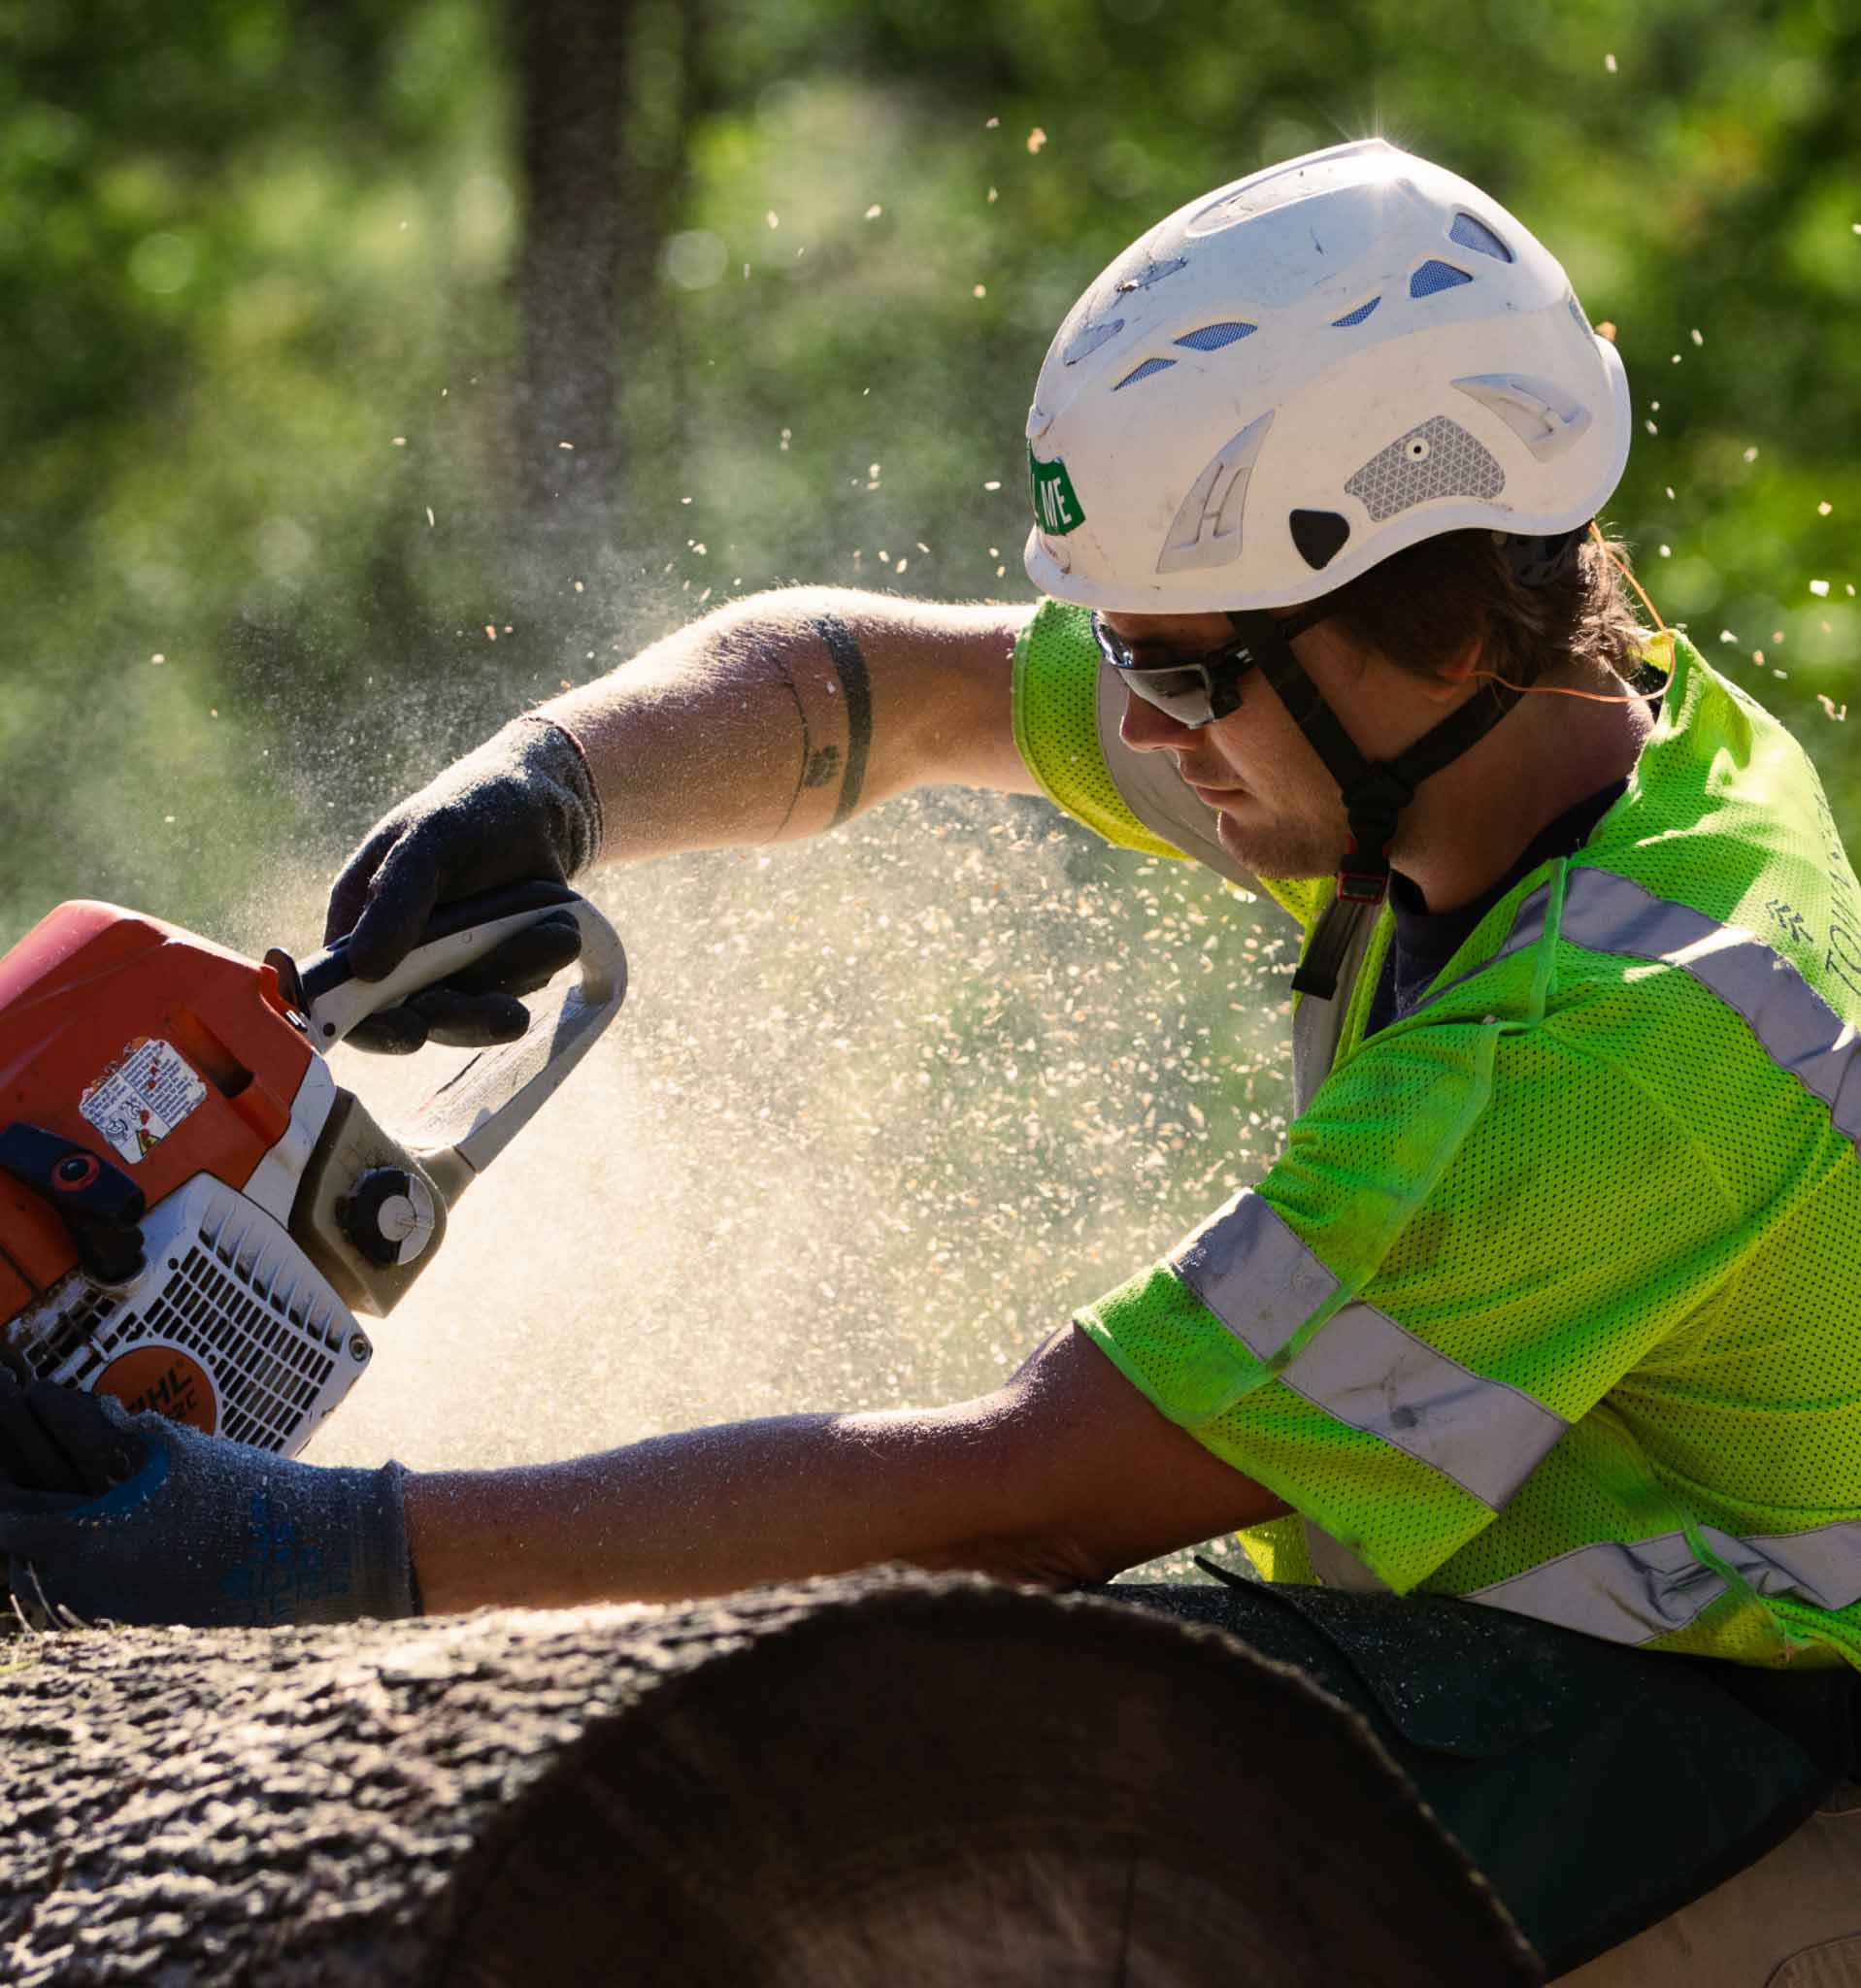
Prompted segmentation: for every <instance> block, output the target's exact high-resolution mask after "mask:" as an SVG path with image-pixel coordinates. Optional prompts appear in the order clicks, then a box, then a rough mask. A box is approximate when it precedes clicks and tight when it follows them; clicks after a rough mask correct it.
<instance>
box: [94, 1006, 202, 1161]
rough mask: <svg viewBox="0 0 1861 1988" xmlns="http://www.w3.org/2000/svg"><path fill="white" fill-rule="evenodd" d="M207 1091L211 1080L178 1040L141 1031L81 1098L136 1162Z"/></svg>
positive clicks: (123, 1152)
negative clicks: (205, 1078)
mask: <svg viewBox="0 0 1861 1988" xmlns="http://www.w3.org/2000/svg"><path fill="white" fill-rule="evenodd" d="M206 1096H207V1086H206V1085H205V1084H204V1083H203V1082H202V1081H201V1080H200V1078H199V1077H198V1076H197V1075H196V1074H195V1072H194V1067H193V1065H192V1064H190V1063H189V1062H188V1061H187V1059H186V1058H185V1057H184V1056H183V1055H182V1053H181V1051H180V1050H179V1049H177V1048H176V1047H175V1045H174V1044H172V1043H164V1042H163V1041H162V1040H161V1038H160V1037H159V1036H138V1037H137V1038H136V1040H135V1041H134V1042H133V1043H131V1044H129V1046H128V1047H127V1048H126V1049H124V1051H123V1052H122V1054H121V1055H120V1056H118V1057H117V1058H116V1062H114V1063H113V1064H112V1065H111V1066H110V1068H109V1069H108V1070H106V1071H105V1072H104V1074H103V1075H102V1076H101V1077H99V1078H98V1079H97V1081H96V1082H95V1083H93V1084H92V1085H91V1086H90V1087H89V1089H88V1090H86V1091H85V1092H84V1094H83V1097H82V1098H80V1099H79V1100H78V1110H80V1111H82V1112H83V1115H84V1118H85V1119H86V1120H87V1121H88V1122H89V1123H90V1124H92V1125H94V1126H95V1127H96V1128H97V1130H98V1131H99V1132H101V1133H102V1134H103V1136H104V1137H105V1138H106V1139H107V1140H108V1141H109V1142H110V1143H111V1144H112V1145H113V1146H114V1147H115V1148H116V1151H117V1152H119V1153H120V1154H121V1155H122V1156H123V1158H124V1159H125V1160H127V1161H128V1162H129V1163H130V1164H131V1165H132V1166H134V1165H135V1163H136V1162H137V1161H139V1160H146V1159H147V1158H148V1157H149V1155H150V1153H151V1152H153V1151H154V1149H155V1148H156V1147H157V1146H158V1145H159V1144H160V1143H162V1141H163V1140H164V1139H166V1138H167V1137H168V1135H169V1134H170V1133H171V1132H173V1131H174V1129H175V1127H176V1126H177V1125H179V1124H180V1123H181V1122H182V1120H183V1118H185V1117H186V1116H187V1115H188V1113H189V1112H190V1111H192V1110H194V1109H195V1108H196V1107H197V1106H198V1105H200V1104H201V1103H202V1102H204V1100H205V1099H206Z"/></svg>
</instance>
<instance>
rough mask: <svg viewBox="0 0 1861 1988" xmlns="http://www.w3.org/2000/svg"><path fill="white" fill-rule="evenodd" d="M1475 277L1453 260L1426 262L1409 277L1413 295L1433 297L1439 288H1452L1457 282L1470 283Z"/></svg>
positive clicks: (1410, 292) (1410, 289)
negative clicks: (1456, 265)
mask: <svg viewBox="0 0 1861 1988" xmlns="http://www.w3.org/2000/svg"><path fill="white" fill-rule="evenodd" d="M1470 282H1473V278H1472V277H1470V276H1469V275H1468V274H1467V272H1466V271H1465V270H1464V269H1456V268H1455V267H1454V265H1453V264H1452V263H1451V262H1436V261H1432V260H1431V261H1428V262H1424V263H1423V264H1422V266H1421V267H1420V268H1419V269H1418V270H1416V272H1415V273H1414V275H1413V276H1412V277H1411V278H1410V279H1409V294H1410V295H1411V296H1412V297H1432V296H1433V295H1434V294H1435V292H1436V291H1437V290H1451V289H1452V288H1453V287H1454V285H1455V284H1456V283H1470Z"/></svg>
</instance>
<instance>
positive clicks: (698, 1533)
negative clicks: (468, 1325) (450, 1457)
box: [407, 1411, 1014, 1614]
mask: <svg viewBox="0 0 1861 1988" xmlns="http://www.w3.org/2000/svg"><path fill="white" fill-rule="evenodd" d="M985 1450H986V1443H985V1441H979V1440H978V1432H975V1431H964V1430H963V1429H961V1428H960V1427H952V1426H951V1425H949V1424H948V1422H947V1420H946V1418H944V1417H940V1416H938V1415H935V1414H921V1415H920V1414H916V1413H914V1412H911V1411H905V1412H901V1413H893V1414H878V1415H848V1416H837V1415H790V1416H782V1417H780V1418H776V1419H771V1420H767V1421H759V1422H743V1423H736V1424H732V1425H729V1426H725V1427H719V1428H713V1429H695V1430H690V1431H687V1432H685V1433H683V1434H681V1435H678V1436H663V1437H656V1438H653V1439H651V1440H649V1441H645V1442H638V1443H634V1444H632V1445H631V1446H630V1447H628V1448H625V1449H620V1450H612V1451H609V1452H607V1453H606V1454H604V1455H600V1456H590V1457H582V1458H579V1459H577V1460H575V1461H573V1462H568V1463H557V1464H548V1465H542V1466H538V1467H536V1468H520V1469H515V1470H505V1471H482V1472H457V1473H445V1474H432V1475H428V1476H421V1477H416V1478H414V1479H412V1480H411V1481H410V1483H409V1486H408V1494H407V1509H408V1529H409V1536H410V1539H411V1541H412V1544H413V1550H414V1564H415V1570H416V1572H417V1574H418V1579H419V1584H420V1596H421V1606H422V1607H424V1608H425V1609H426V1611H427V1612H428V1613H429V1614H436V1613H441V1612H446V1611H450V1610H454V1609H460V1608H472V1607H481V1606H482V1605H483V1604H486V1603H518V1604H521V1605H524V1606H528V1607H568V1606H571V1605H573V1604H576V1603H581V1602H588V1601H598V1600H610V1601H611V1600H630V1601H648V1602H651V1601H673V1600H680V1599H683V1598H686V1597H689V1596H696V1595H711V1594H724V1593H727V1592H729V1591H730V1590H732V1589H734V1588H740V1587H748V1586H751V1585H754V1584H756V1583H758V1582H762V1581H771V1580H782V1579H788V1578H793V1577H798V1576H801V1575H805V1574H826V1573H837V1572H840V1571H842V1570H845V1569H847V1568H852V1567H863V1566H866V1565H869V1564H870V1563H872V1562H874V1561H877V1560H910V1561H913V1562H914V1563H915V1564H917V1565H919V1566H925V1567H950V1566H964V1567H975V1568H982V1569H991V1570H994V1571H1007V1570H1006V1568H1005V1566H1004V1563H1005V1562H1006V1561H1007V1560H1009V1559H1012V1558H1013V1557H1014V1547H1013V1545H1012V1543H1010V1542H1005V1541H1001V1540H1000V1539H999V1538H997V1537H996V1535H997V1534H998V1533H999V1531H1000V1528H1001V1525H1002V1490H1003V1487H1002V1486H1001V1485H1000V1484H999V1482H994V1481H992V1480H991V1478H990V1476H989V1474H988V1470H987V1465H986V1459H985Z"/></svg>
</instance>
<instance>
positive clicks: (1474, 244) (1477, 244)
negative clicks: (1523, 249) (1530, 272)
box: [1447, 214, 1512, 262]
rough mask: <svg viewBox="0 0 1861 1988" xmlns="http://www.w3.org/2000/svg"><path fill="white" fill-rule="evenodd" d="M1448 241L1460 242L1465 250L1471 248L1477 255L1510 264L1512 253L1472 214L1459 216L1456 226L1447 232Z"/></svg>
mask: <svg viewBox="0 0 1861 1988" xmlns="http://www.w3.org/2000/svg"><path fill="white" fill-rule="evenodd" d="M1447 239H1448V241H1450V242H1458V243H1459V244H1460V246H1461V247H1462V248H1471V249H1472V250H1473V251H1474V253H1475V254H1476V255H1494V256H1497V257H1498V258H1499V260H1500V261H1501V262H1510V261H1512V250H1511V249H1510V248H1507V247H1506V245H1505V243H1504V242H1502V241H1501V240H1500V239H1499V237H1498V236H1497V235H1495V234H1494V233H1493V231H1492V229H1491V228H1489V227H1488V226H1487V225H1486V223H1485V222H1484V221H1478V220H1476V219H1475V218H1474V217H1473V215H1470V214H1457V215H1455V216H1454V224H1453V226H1452V227H1451V228H1449V229H1448V230H1447Z"/></svg>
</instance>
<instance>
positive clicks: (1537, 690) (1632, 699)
mask: <svg viewBox="0 0 1861 1988" xmlns="http://www.w3.org/2000/svg"><path fill="white" fill-rule="evenodd" d="M1589 535H1590V537H1591V538H1593V539H1594V540H1595V541H1596V543H1597V545H1598V546H1599V547H1601V548H1602V552H1603V557H1604V558H1605V559H1607V560H1608V561H1609V562H1610V564H1611V565H1612V566H1613V567H1614V568H1615V570H1616V571H1617V572H1618V573H1619V574H1620V575H1621V576H1622V578H1623V579H1624V580H1627V581H1628V583H1629V585H1630V586H1632V587H1633V588H1634V589H1635V591H1636V593H1637V594H1639V595H1640V596H1641V602H1642V606H1643V607H1645V609H1646V610H1647V612H1648V613H1650V614H1651V615H1652V616H1653V617H1654V626H1655V627H1656V628H1658V629H1659V630H1660V635H1659V637H1658V638H1657V640H1659V641H1662V642H1665V643H1667V644H1669V645H1670V646H1671V645H1672V644H1673V641H1674V631H1673V630H1672V629H1671V628H1669V627H1668V625H1667V623H1666V622H1665V621H1663V620H1662V619H1661V611H1660V610H1659V609H1658V608H1657V607H1656V606H1655V605H1654V603H1653V602H1652V601H1650V600H1649V599H1648V597H1647V589H1646V588H1645V587H1644V586H1643V584H1642V583H1641V581H1640V580H1637V579H1636V578H1635V573H1634V569H1633V568H1632V567H1631V566H1630V565H1629V563H1628V561H1627V560H1626V559H1624V558H1622V557H1621V555H1620V554H1619V553H1617V552H1616V551H1615V550H1614V549H1613V548H1612V547H1611V545H1610V543H1609V541H1608V540H1607V539H1606V538H1604V536H1603V532H1602V527H1601V526H1600V525H1598V523H1597V522H1596V520H1595V519H1594V518H1591V519H1590V521H1589ZM1474 680H1475V681H1476V682H1480V681H1485V682H1488V683H1497V684H1500V685H1501V686H1502V687H1503V688H1505V689H1507V690H1512V691H1516V692H1517V694H1518V695H1519V696H1521V697H1580V698H1581V699H1582V700H1583V701H1584V703H1586V704H1645V703H1646V702H1647V699H1648V693H1647V692H1646V691H1645V690H1632V691H1630V692H1629V694H1628V695H1627V696H1626V697H1618V696H1615V695H1614V694H1612V692H1609V691H1604V690H1572V689H1570V688H1568V687H1567V686H1566V685H1564V684H1562V683H1509V682H1507V680H1506V679H1505V678H1504V677H1502V676H1500V675H1499V673H1498V672H1497V671H1496V670H1476V671H1475V672H1474Z"/></svg>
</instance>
